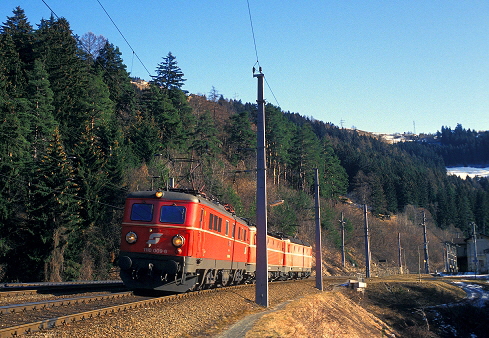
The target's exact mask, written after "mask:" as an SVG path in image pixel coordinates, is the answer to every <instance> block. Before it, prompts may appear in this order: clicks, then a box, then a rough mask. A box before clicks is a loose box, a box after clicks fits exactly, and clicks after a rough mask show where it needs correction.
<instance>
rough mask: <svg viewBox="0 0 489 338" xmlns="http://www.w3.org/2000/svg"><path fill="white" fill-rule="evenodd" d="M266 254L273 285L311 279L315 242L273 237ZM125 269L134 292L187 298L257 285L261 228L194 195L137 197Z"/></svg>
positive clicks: (129, 214)
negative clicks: (195, 293)
mask: <svg viewBox="0 0 489 338" xmlns="http://www.w3.org/2000/svg"><path fill="white" fill-rule="evenodd" d="M267 253H268V265H269V266H268V277H269V280H270V281H273V280H286V279H301V278H307V277H309V276H310V275H311V270H312V248H311V246H310V245H309V244H308V243H306V242H304V241H301V240H300V239H297V238H291V237H288V236H285V235H283V234H273V233H269V234H268V236H267ZM119 266H120V268H121V278H122V280H123V282H124V284H125V285H126V286H127V287H128V288H130V289H151V290H162V291H171V292H187V291H192V290H201V289H207V288H213V287H219V286H228V285H235V284H242V283H250V282H253V280H254V279H255V268H256V227H255V226H254V225H253V224H250V223H248V222H247V221H246V220H244V219H242V218H240V217H238V216H237V215H236V214H235V213H234V210H233V209H232V207H230V206H229V205H227V204H224V205H223V204H220V203H218V202H216V201H215V200H210V199H207V198H206V197H205V195H203V194H201V193H199V192H198V191H195V190H186V189H170V190H165V191H137V192H132V193H130V194H128V196H127V198H126V202H125V207H124V216H123V222H122V240H121V247H120V256H119Z"/></svg>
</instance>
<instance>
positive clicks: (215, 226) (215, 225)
mask: <svg viewBox="0 0 489 338" xmlns="http://www.w3.org/2000/svg"><path fill="white" fill-rule="evenodd" d="M218 221H219V217H217V216H214V230H217V222H218Z"/></svg>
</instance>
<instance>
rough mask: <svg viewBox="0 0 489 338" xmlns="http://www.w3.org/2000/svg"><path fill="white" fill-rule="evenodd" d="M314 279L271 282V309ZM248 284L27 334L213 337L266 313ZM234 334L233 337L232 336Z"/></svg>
mask: <svg viewBox="0 0 489 338" xmlns="http://www.w3.org/2000/svg"><path fill="white" fill-rule="evenodd" d="M318 292H319V291H318V290H317V289H316V288H315V283H314V281H313V280H306V281H295V282H288V283H271V284H270V286H269V302H270V308H273V307H275V306H277V305H279V304H282V303H285V302H287V301H290V300H294V299H298V298H301V297H303V296H305V295H309V294H314V293H318ZM254 299H255V287H254V285H247V286H244V287H239V288H230V289H226V290H223V289H221V290H219V291H218V292H205V293H196V294H195V296H191V297H188V298H184V299H180V300H172V301H170V302H167V303H164V304H156V305H150V306H147V307H146V308H143V309H136V310H131V311H126V312H123V313H119V314H114V315H108V316H104V317H101V318H93V319H90V320H87V321H84V322H78V323H73V324H69V325H66V326H64V327H60V328H56V329H52V330H47V331H44V332H37V333H33V334H30V335H29V336H30V337H70V338H75V337H90V338H93V337H213V336H217V335H218V334H219V333H220V332H222V331H223V329H226V328H229V327H230V326H232V325H233V324H234V323H236V322H238V321H239V320H241V319H242V318H244V317H246V316H247V315H250V314H253V313H258V312H261V313H265V310H266V309H264V308H263V307H260V306H258V305H256V304H255V302H254ZM234 337H236V336H234Z"/></svg>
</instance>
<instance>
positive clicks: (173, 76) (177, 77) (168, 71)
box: [153, 52, 187, 90]
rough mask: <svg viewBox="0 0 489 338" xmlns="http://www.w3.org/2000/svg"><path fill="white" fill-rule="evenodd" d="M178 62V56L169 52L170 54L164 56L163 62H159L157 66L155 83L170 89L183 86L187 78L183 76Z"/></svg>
mask: <svg viewBox="0 0 489 338" xmlns="http://www.w3.org/2000/svg"><path fill="white" fill-rule="evenodd" d="M177 64H178V62H177V61H176V57H175V56H173V54H172V53H171V52H168V55H167V56H165V57H164V58H163V62H161V63H159V64H158V67H157V68H156V76H155V77H153V81H154V83H155V84H156V85H158V86H160V87H162V88H165V89H168V90H171V89H180V88H182V86H183V83H184V82H185V81H187V79H184V78H183V76H184V74H183V72H182V70H181V69H180V67H178V66H177Z"/></svg>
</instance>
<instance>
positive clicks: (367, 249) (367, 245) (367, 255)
mask: <svg viewBox="0 0 489 338" xmlns="http://www.w3.org/2000/svg"><path fill="white" fill-rule="evenodd" d="M363 219H364V228H365V278H370V238H369V233H368V217H367V205H366V204H364V205H363Z"/></svg>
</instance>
